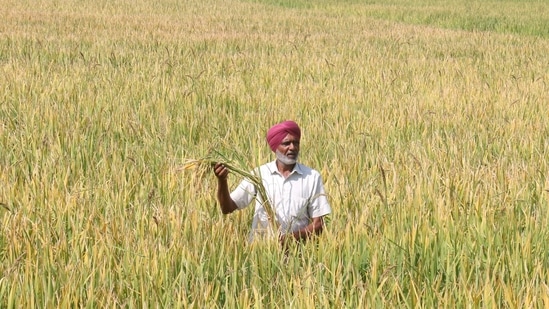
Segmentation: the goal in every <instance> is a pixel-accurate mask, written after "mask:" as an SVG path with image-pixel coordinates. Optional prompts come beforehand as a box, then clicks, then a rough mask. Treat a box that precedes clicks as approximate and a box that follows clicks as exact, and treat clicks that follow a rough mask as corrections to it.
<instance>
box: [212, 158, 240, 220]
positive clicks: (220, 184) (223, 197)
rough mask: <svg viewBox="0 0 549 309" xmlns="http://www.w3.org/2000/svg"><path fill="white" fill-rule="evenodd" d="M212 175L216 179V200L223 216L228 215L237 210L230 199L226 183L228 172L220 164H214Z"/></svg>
mask: <svg viewBox="0 0 549 309" xmlns="http://www.w3.org/2000/svg"><path fill="white" fill-rule="evenodd" d="M214 173H215V176H216V177H217V200H218V201H219V205H220V206H221V212H222V213H223V214H230V213H231V212H233V211H235V210H237V209H238V207H237V206H236V203H235V202H234V201H233V199H232V198H231V193H230V192H229V184H228V183H227V176H228V175H229V170H228V169H227V168H226V167H225V166H224V165H223V164H221V163H216V164H215V166H214Z"/></svg>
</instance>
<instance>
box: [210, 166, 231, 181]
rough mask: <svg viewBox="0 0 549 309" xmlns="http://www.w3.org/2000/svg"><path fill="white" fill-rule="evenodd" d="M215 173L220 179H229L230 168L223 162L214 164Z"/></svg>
mask: <svg viewBox="0 0 549 309" xmlns="http://www.w3.org/2000/svg"><path fill="white" fill-rule="evenodd" d="M213 170H214V174H215V176H216V177H217V178H219V179H227V176H228V175H229V170H228V169H227V168H226V167H225V165H223V164H222V163H216V164H214V166H213Z"/></svg>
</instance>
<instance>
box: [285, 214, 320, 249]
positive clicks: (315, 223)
mask: <svg viewBox="0 0 549 309" xmlns="http://www.w3.org/2000/svg"><path fill="white" fill-rule="evenodd" d="M323 228H324V216H320V217H316V218H313V220H312V221H311V223H309V225H307V226H306V227H304V228H302V229H300V230H298V231H295V232H293V233H292V234H291V235H292V236H293V238H294V239H296V240H298V241H299V240H307V239H309V238H311V237H312V236H313V235H320V233H322V229H323ZM288 236H290V234H288V235H283V236H282V238H281V239H280V242H281V243H282V244H284V242H286V237H288Z"/></svg>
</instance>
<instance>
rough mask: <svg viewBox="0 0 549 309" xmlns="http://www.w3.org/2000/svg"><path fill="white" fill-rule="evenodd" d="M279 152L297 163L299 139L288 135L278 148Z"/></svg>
mask: <svg viewBox="0 0 549 309" xmlns="http://www.w3.org/2000/svg"><path fill="white" fill-rule="evenodd" d="M276 150H277V151H278V152H280V153H281V154H283V155H284V156H286V157H288V159H290V160H292V161H297V157H298V155H299V139H298V138H296V137H295V136H293V135H291V134H288V135H286V137H285V138H284V139H283V140H282V142H281V143H280V145H278V147H277V148H276Z"/></svg>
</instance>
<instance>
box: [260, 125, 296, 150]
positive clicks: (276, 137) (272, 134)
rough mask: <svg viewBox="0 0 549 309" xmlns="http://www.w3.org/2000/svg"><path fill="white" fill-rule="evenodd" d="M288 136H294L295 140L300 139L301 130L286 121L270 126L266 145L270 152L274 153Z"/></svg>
mask: <svg viewBox="0 0 549 309" xmlns="http://www.w3.org/2000/svg"><path fill="white" fill-rule="evenodd" d="M288 134H291V135H293V136H295V137H296V138H297V139H300V138H301V130H300V129H299V126H298V125H297V123H295V122H293V121H291V120H288V121H284V122H281V123H279V124H276V125H274V126H272V127H271V128H270V129H269V131H267V143H269V147H271V150H272V151H275V150H276V148H277V147H278V146H280V144H281V143H282V140H283V139H284V138H285V137H286V135H288Z"/></svg>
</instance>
